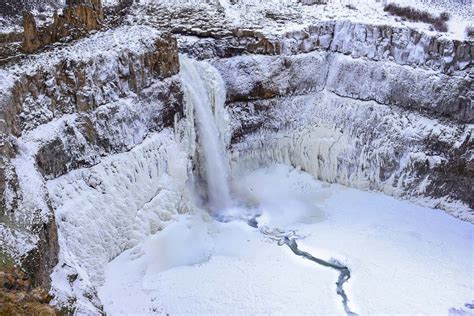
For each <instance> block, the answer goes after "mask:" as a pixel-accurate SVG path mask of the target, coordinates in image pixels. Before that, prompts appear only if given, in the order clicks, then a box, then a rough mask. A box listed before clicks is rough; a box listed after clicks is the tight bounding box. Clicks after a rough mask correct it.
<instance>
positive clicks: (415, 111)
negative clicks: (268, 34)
mask: <svg viewBox="0 0 474 316" xmlns="http://www.w3.org/2000/svg"><path fill="white" fill-rule="evenodd" d="M335 25H336V26H335V29H334V30H333V31H331V32H328V34H329V35H328V36H327V37H326V39H325V41H323V42H325V43H326V44H325V45H323V46H322V47H319V49H316V48H315V45H320V46H321V43H322V42H321V41H319V42H318V44H314V43H316V41H315V40H314V39H318V38H322V37H323V36H324V34H326V31H324V32H322V33H321V31H318V32H319V33H318V32H315V33H314V34H313V35H308V34H307V33H304V32H303V33H302V32H300V31H295V32H293V34H296V35H297V36H293V38H292V39H293V40H289V39H288V35H285V36H284V37H283V39H282V40H281V41H277V42H276V43H273V44H272V47H280V48H279V49H278V50H276V51H275V50H273V51H271V52H269V51H267V50H264V51H258V49H257V50H252V54H245V55H240V56H239V55H232V56H231V57H227V58H214V61H213V65H214V66H215V67H217V68H218V69H219V70H220V72H221V74H222V76H223V78H224V80H225V81H226V85H227V94H228V95H227V99H228V101H227V103H228V108H229V111H230V113H231V116H232V120H233V125H232V127H233V142H234V146H233V147H232V151H233V153H234V166H235V168H236V169H242V168H244V169H246V168H249V166H253V167H257V166H259V165H262V164H268V163H271V162H283V163H289V164H291V165H295V166H300V167H302V168H303V169H304V170H306V171H308V172H310V173H311V174H312V175H313V176H315V177H316V178H319V179H321V180H324V181H328V182H334V183H341V184H344V185H348V186H352V187H356V188H361V189H371V190H379V191H383V192H385V193H387V194H390V195H394V196H398V197H405V198H410V199H412V200H415V201H418V202H420V203H422V204H425V205H429V206H431V207H437V208H441V209H444V210H446V211H448V212H449V213H451V214H453V215H455V216H457V217H459V218H461V219H464V220H467V221H473V215H474V213H473V208H474V200H473V197H472V192H471V191H472V187H473V186H474V151H473V150H472V148H474V135H473V134H474V133H473V132H474V125H473V124H472V123H473V122H474V107H473V105H472V99H473V96H474V94H473V92H474V87H473V80H472V73H471V69H472V66H471V64H470V61H468V60H466V59H463V58H464V57H460V56H470V54H471V53H470V52H471V51H472V47H473V45H472V42H451V43H447V42H446V43H444V44H443V45H442V46H443V47H445V48H442V49H440V48H439V46H438V48H437V50H438V53H436V54H435V53H434V52H433V51H432V47H433V46H432V44H433V43H435V42H436V41H437V39H434V38H429V37H428V36H426V35H423V36H421V38H418V39H414V38H413V34H416V33H411V35H409V36H407V37H405V39H406V40H407V41H406V42H405V43H404V48H402V47H400V45H401V44H400V42H399V41H400V38H401V37H400V36H397V33H400V31H396V30H395V31H394V32H393V34H392V35H391V39H390V41H386V40H384V37H383V34H385V33H384V32H379V31H380V29H381V28H380V27H379V28H376V27H371V26H365V27H363V26H361V25H358V24H355V25H350V24H349V23H348V22H341V23H340V24H338V23H335ZM368 30H371V31H370V32H368ZM374 30H379V31H377V32H379V33H377V32H376V33H377V34H379V37H377V36H368V35H367V34H374ZM332 32H335V33H332ZM410 32H411V31H410V30H404V31H403V32H401V33H402V34H410ZM360 33H362V34H364V36H362V37H361V36H360ZM301 34H306V35H307V36H302V35H301ZM315 34H316V35H315ZM398 35H400V34H398ZM377 38H378V39H377ZM396 39H398V41H397V40H396ZM413 41H415V42H413ZM185 42H187V43H189V42H192V43H193V45H192V46H190V48H189V50H190V51H192V52H194V53H195V54H196V56H200V55H202V56H206V57H209V56H210V55H213V54H218V52H219V51H220V49H221V48H222V47H226V46H225V45H223V43H222V41H221V40H215V39H212V40H209V39H206V40H204V39H199V40H197V41H196V40H195V39H188V40H186V41H185ZM204 42H207V44H206V45H207V46H206V47H207V48H206V49H205V50H201V49H202V48H203V47H205V46H204V45H200V44H199V43H201V44H202V43H204ZM427 43H431V44H429V45H428V44H427ZM213 45H214V48H209V47H213ZM243 45H247V44H243ZM450 45H454V47H457V48H458V49H456V50H452V49H451V50H447V49H446V47H449V46H450ZM267 46H268V45H263V47H267ZM451 47H452V46H451ZM403 49H407V51H406V52H403ZM449 51H450V52H449ZM256 52H259V53H256ZM443 56H444V57H443ZM436 58H437V59H436ZM454 60H457V61H456V62H454V63H453V61H454ZM461 60H464V61H463V62H460V61H461ZM446 61H449V63H450V65H451V66H448V64H449V63H447V62H446Z"/></svg>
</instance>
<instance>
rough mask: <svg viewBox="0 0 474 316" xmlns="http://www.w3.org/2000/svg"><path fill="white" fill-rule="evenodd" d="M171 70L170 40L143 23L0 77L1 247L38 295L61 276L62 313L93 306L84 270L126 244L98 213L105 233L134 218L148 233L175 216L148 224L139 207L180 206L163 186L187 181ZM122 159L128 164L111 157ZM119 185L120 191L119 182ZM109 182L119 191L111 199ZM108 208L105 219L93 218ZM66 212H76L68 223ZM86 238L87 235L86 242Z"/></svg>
mask: <svg viewBox="0 0 474 316" xmlns="http://www.w3.org/2000/svg"><path fill="white" fill-rule="evenodd" d="M137 32H138V34H140V36H137ZM178 72H179V60H178V48H177V43H176V40H175V39H174V38H172V37H171V36H170V35H169V34H166V33H160V32H158V31H156V30H154V29H151V28H148V27H134V28H118V29H115V30H111V31H107V32H103V33H98V34H96V35H93V36H91V37H90V38H87V39H84V40H81V41H79V42H77V43H75V44H73V45H71V46H68V47H62V48H60V49H56V50H52V51H49V52H45V53H42V54H39V55H35V56H31V57H29V58H28V59H27V60H25V61H23V62H22V63H21V64H15V65H11V66H7V67H5V68H4V69H2V70H0V77H1V78H2V79H3V80H2V85H1V89H2V93H1V99H0V119H1V120H0V131H1V134H0V135H1V147H0V149H1V152H2V156H1V166H0V167H1V168H0V177H1V178H2V180H4V181H2V187H1V190H2V194H1V199H0V202H1V204H0V205H1V219H2V221H1V222H0V235H1V236H2V240H4V241H5V242H2V245H1V249H0V251H1V253H2V256H4V255H7V256H9V257H11V258H13V259H14V260H15V262H16V263H18V264H20V265H21V267H22V268H23V269H24V270H25V271H27V272H28V274H29V276H30V278H31V279H32V280H33V281H34V284H36V285H41V286H44V287H47V288H48V287H49V285H50V282H51V280H50V274H51V272H52V269H53V268H54V267H55V266H56V267H57V269H59V270H61V272H59V276H58V274H53V289H55V286H56V287H57V285H58V284H61V283H63V282H64V280H66V284H69V286H68V287H69V290H68V289H67V287H61V288H60V289H58V291H59V292H57V293H56V298H55V300H56V301H57V302H58V304H60V305H61V306H64V305H72V306H74V308H76V309H77V310H81V308H84V310H96V309H99V310H100V303H98V302H97V300H96V299H95V294H94V291H95V289H94V287H93V286H91V283H90V282H89V278H90V277H93V278H95V277H98V276H96V275H95V274H94V273H93V274H90V273H91V272H92V271H94V270H93V269H94V267H93V265H94V264H95V265H101V266H100V267H101V268H102V266H103V265H104V264H106V263H107V262H108V261H109V260H111V259H112V258H113V257H114V256H116V255H118V254H119V253H120V252H121V251H123V250H124V249H126V247H127V244H126V243H124V242H123V238H122V239H120V236H127V237H124V238H125V239H127V240H129V239H130V236H128V235H127V234H129V232H128V231H127V230H124V231H121V232H117V231H115V233H114V229H117V228H113V227H108V226H107V227H106V226H103V227H102V228H101V229H100V228H99V227H101V226H99V225H100V223H102V224H104V222H102V221H101V220H100V219H99V218H100V216H98V215H99V214H103V213H102V212H105V213H106V214H108V215H107V216H105V217H103V219H104V218H108V219H111V218H113V219H115V220H117V221H118V222H114V221H112V220H110V221H107V222H108V223H109V225H112V226H114V225H115V226H114V227H119V226H121V225H123V224H124V221H125V222H126V221H129V223H130V225H132V224H133V223H136V222H137V221H140V225H138V224H136V225H137V227H140V230H146V227H147V226H146V225H145V224H144V221H148V222H149V223H150V224H149V225H150V228H148V233H150V232H153V231H156V229H158V228H156V226H157V225H158V226H159V225H161V224H160V223H161V222H163V221H166V220H169V217H170V214H171V213H173V212H176V210H177V209H178V207H177V206H176V205H175V204H172V205H171V204H170V205H168V208H166V207H164V208H166V209H167V210H168V212H169V213H167V212H166V211H163V212H162V214H161V213H160V214H157V215H155V217H156V218H152V215H151V214H150V213H148V212H145V211H144V209H148V208H153V206H154V205H155V204H156V203H165V204H166V202H164V201H163V197H166V196H169V195H172V196H173V197H174V196H178V202H179V200H180V199H179V196H180V195H179V194H181V193H177V192H184V190H182V189H181V190H178V189H176V190H177V192H175V191H173V181H172V180H166V179H168V178H171V179H178V180H176V182H179V181H181V180H179V179H183V178H184V179H185V178H186V168H187V163H186V162H185V160H186V156H185V154H180V151H179V149H176V148H175V145H174V144H175V143H176V142H175V141H174V138H175V135H174V132H173V131H174V125H175V117H176V116H183V96H182V90H181V82H180V79H179V77H178V76H177V74H178ZM183 155H184V158H182V159H183V160H184V161H181V160H179V159H181V158H180V157H182V156H183ZM115 157H116V158H115ZM123 157H128V158H127V159H125V161H124V162H121V161H123V159H124V158H123ZM178 158H179V159H178ZM160 159H161V161H162V162H161V163H160V162H159V161H160ZM168 160H172V161H176V164H178V165H179V167H173V166H171V165H168ZM177 161H181V163H178V162H177ZM131 162H134V163H135V164H136V165H135V166H133V165H130V163H131ZM120 164H122V167H119V165H120ZM183 168H184V171H180V170H182V169H183ZM125 170H128V171H126V172H125V173H124V171H125ZM183 173H184V175H183ZM104 174H107V175H108V176H107V177H106V176H105V175H104ZM107 181H108V182H107ZM125 181H129V182H128V183H129V185H126V186H123V185H124V183H125ZM147 183H149V184H147ZM160 183H161V184H160ZM82 184H84V187H83V186H82ZM104 185H105V187H104ZM178 185H179V183H177V184H176V186H178ZM181 185H182V184H181ZM134 186H135V187H136V190H135V191H133V190H132V188H133V187H134ZM160 186H161V187H163V188H162V189H160ZM118 187H121V188H123V189H124V192H123V194H120V196H121V197H122V198H123V199H122V200H120V201H119V200H117V193H118V192H115V191H114V190H116V188H118ZM104 188H105V189H104ZM104 190H105V191H104ZM108 190H112V191H113V192H112V193H109V194H111V197H110V201H109V200H108V199H107V196H108V193H107V192H108ZM89 191H93V192H92V193H91V192H89ZM88 192H89V193H88ZM132 192H133V193H132ZM166 192H168V193H166ZM75 194H76V195H75ZM94 194H95V195H94ZM94 196H96V199H98V200H97V201H96V202H94ZM157 196H159V198H157ZM78 199H79V200H78ZM154 199H155V201H158V202H155V204H153V203H152V202H153V201H154ZM170 201H171V200H170ZM118 202H120V203H119V204H121V205H122V207H121V208H116V206H117V204H116V203H118ZM77 203H78V204H77ZM87 203H90V204H87ZM169 203H171V202H169ZM88 205H91V206H90V207H89V208H88V207H87V206H88ZM106 205H107V207H108V209H111V210H114V212H112V211H111V212H110V213H107V210H108V209H107V210H106V209H102V210H101V211H100V212H99V213H97V212H98V209H99V208H103V207H105V206H106ZM155 206H156V205H155ZM66 210H67V211H68V212H73V213H76V215H77V216H75V217H73V218H72V219H69V218H67V217H66V216H65V215H64V213H65V212H66ZM122 211H123V212H122ZM66 213H67V212H66ZM69 214H70V213H69ZM114 214H115V215H114ZM79 215H83V216H82V217H81V216H79ZM94 218H96V220H94ZM81 220H86V221H92V222H94V223H95V224H92V225H91V224H88V223H86V222H80V221H81ZM142 224H143V225H142ZM127 225H128V224H127ZM94 227H97V229H96V230H94ZM81 231H82V233H81ZM84 232H90V234H96V235H94V236H92V237H94V238H92V237H91V238H85V235H84V234H83V233H84ZM58 233H59V234H58ZM104 236H110V238H111V240H108V241H109V242H110V243H111V244H108V246H107V248H106V249H102V250H101V251H96V250H98V249H96V247H97V245H102V246H104V247H105V244H104V243H98V240H102V241H104V238H105V237H104ZM114 241H115V243H116V244H117V247H116V248H114V247H113V246H112V244H113V243H114ZM109 247H110V248H109ZM59 249H60V251H59ZM90 251H92V252H93V253H91V252H90ZM58 254H59V255H58ZM101 254H102V255H103V259H100V258H102V257H98V256H100V255H101ZM82 255H83V256H82ZM87 258H89V259H90V258H95V259H92V260H93V261H94V264H91V265H90V266H88V265H87V260H88V259H87ZM79 262H80V264H79ZM81 267H82V268H81ZM61 277H62V278H63V279H61ZM67 280H69V281H67ZM76 280H77V281H76ZM75 281H76V282H75ZM55 284H56V285H55ZM65 288H66V290H65ZM61 291H62V292H61ZM84 296H87V297H86V299H85V300H84ZM80 297H83V299H82V300H81V299H78V298H80ZM68 300H73V301H78V302H83V301H84V302H86V303H78V304H73V303H71V302H68ZM81 304H86V305H87V304H89V305H90V306H85V307H84V306H81ZM91 304H92V305H91Z"/></svg>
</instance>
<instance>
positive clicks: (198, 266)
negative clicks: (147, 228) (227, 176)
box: [99, 165, 474, 315]
mask: <svg viewBox="0 0 474 316" xmlns="http://www.w3.org/2000/svg"><path fill="white" fill-rule="evenodd" d="M234 193H235V195H236V196H239V200H240V201H245V203H246V207H242V206H241V207H240V208H235V209H233V210H232V212H231V213H233V214H234V215H236V217H239V216H238V215H239V214H241V215H243V214H245V213H248V212H254V213H255V212H256V213H261V216H260V217H258V218H257V221H258V224H259V228H253V227H251V226H249V225H247V222H246V221H245V220H238V219H236V220H233V221H230V222H227V223H222V222H218V221H215V220H214V219H212V218H211V217H210V216H208V215H207V214H206V213H205V212H200V211H196V212H195V213H194V214H192V215H189V214H187V215H178V216H177V217H176V219H177V221H176V222H175V223H173V224H170V225H169V226H167V227H166V228H165V229H164V230H163V231H161V232H159V233H157V234H155V235H151V236H149V237H148V238H147V239H145V240H144V241H143V242H141V243H140V244H138V245H137V246H135V247H134V248H132V249H129V250H127V251H125V252H124V253H122V254H121V255H119V256H118V257H117V258H115V259H114V260H113V261H111V262H110V263H109V264H108V265H107V266H106V277H105V283H104V285H103V286H102V287H101V288H100V289H99V297H100V299H101V301H102V303H103V304H104V308H105V311H106V312H107V313H108V314H109V315H119V314H140V315H143V314H152V313H163V314H165V313H169V314H171V315H173V314H269V313H270V314H293V315H294V314H304V313H306V314H316V313H324V314H343V313H344V310H343V307H342V303H341V298H340V297H339V296H338V295H337V294H336V285H335V282H336V280H337V276H338V274H337V272H336V271H334V270H331V269H329V268H326V267H322V266H319V265H317V264H316V263H314V262H310V261H308V260H305V259H303V258H301V257H297V256H295V255H294V254H293V253H292V252H291V250H290V249H289V248H288V247H287V246H285V245H282V246H279V245H278V244H277V242H276V241H275V240H274V239H273V238H270V237H269V236H268V235H267V234H264V232H268V231H273V232H275V231H284V232H290V231H292V230H294V231H295V232H296V234H297V235H299V236H301V239H299V240H298V244H299V247H300V249H301V250H305V251H307V252H310V253H311V254H312V255H313V256H315V257H318V258H321V259H324V260H329V259H331V258H335V259H337V260H339V261H340V262H342V263H343V264H345V265H347V266H348V267H349V268H350V270H351V274H352V278H351V279H350V280H349V281H348V283H346V284H345V285H344V289H345V290H346V293H347V294H348V297H349V307H350V308H351V310H352V311H354V312H357V313H360V314H363V315H365V314H378V315H380V314H405V315H409V314H411V315H413V314H448V313H456V312H460V311H461V310H464V311H466V312H469V311H470V312H471V313H472V310H469V308H468V307H466V306H465V304H467V303H472V299H473V293H474V292H473V291H474V284H473V280H474V271H473V268H474V266H473V264H474V262H473V260H474V259H473V244H472V240H473V235H474V227H473V226H472V225H471V224H469V223H466V222H462V221H460V220H457V219H455V218H452V217H450V216H449V215H447V214H446V213H444V212H442V211H438V210H434V209H429V208H423V207H420V206H416V205H414V204H411V203H409V202H406V201H399V200H396V199H394V198H391V197H387V196H384V195H382V194H379V193H373V192H364V191H359V190H355V189H349V188H346V187H343V186H339V185H329V184H325V183H323V182H319V181H316V180H314V179H313V178H312V177H311V176H310V175H309V174H307V173H305V172H302V171H300V170H298V169H293V168H290V167H287V166H285V165H275V166H271V167H267V168H264V169H259V170H256V171H253V172H249V173H247V174H244V175H242V176H241V177H240V178H239V179H238V180H237V181H236V182H235V185H234ZM248 210H250V211H248ZM252 210H253V211H252ZM242 217H244V216H242Z"/></svg>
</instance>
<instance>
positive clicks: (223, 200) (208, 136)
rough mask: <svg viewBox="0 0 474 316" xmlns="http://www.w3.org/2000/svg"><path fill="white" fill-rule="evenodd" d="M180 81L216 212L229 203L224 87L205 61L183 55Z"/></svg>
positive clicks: (215, 72)
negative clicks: (194, 59)
mask: <svg viewBox="0 0 474 316" xmlns="http://www.w3.org/2000/svg"><path fill="white" fill-rule="evenodd" d="M180 66H181V80H182V83H183V88H184V96H185V101H186V107H187V108H188V110H187V112H188V115H189V116H190V117H191V118H190V119H192V117H194V122H193V124H192V125H194V126H195V128H196V129H197V134H198V140H199V141H198V150H199V152H200V160H201V163H202V165H201V168H203V169H201V170H202V171H203V176H204V177H205V181H206V182H207V194H208V202H209V208H210V209H211V211H212V212H213V213H216V212H218V211H220V210H223V209H225V208H227V207H229V206H230V204H231V203H230V201H231V198H230V189H229V182H228V175H229V172H228V169H229V166H228V162H227V159H226V158H225V149H224V148H225V143H226V142H225V138H226V135H225V133H226V128H227V126H228V123H227V120H226V112H225V110H224V103H225V97H226V92H225V86H224V82H223V80H222V78H221V77H220V74H219V73H218V72H217V70H216V69H215V68H214V67H212V66H211V65H210V64H208V63H206V62H198V61H193V60H191V59H189V58H186V57H184V56H180Z"/></svg>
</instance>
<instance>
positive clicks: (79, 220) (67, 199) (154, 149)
mask: <svg viewBox="0 0 474 316" xmlns="http://www.w3.org/2000/svg"><path fill="white" fill-rule="evenodd" d="M187 167H188V161H187V157H186V154H185V153H184V152H183V151H182V150H181V148H180V146H179V143H178V142H177V141H176V139H175V136H174V133H173V131H172V130H170V129H165V130H163V131H162V132H160V133H155V134H150V135H149V136H148V137H147V139H146V140H144V141H143V143H141V144H139V145H137V146H135V147H134V148H133V149H132V150H130V151H129V152H124V153H121V154H116V155H112V156H110V157H105V158H104V159H103V160H102V161H101V162H100V163H99V164H97V165H95V166H93V167H92V168H89V169H77V170H74V171H72V172H69V173H68V174H66V175H64V176H62V177H59V178H56V179H54V180H50V181H48V182H47V188H48V191H49V194H50V198H51V201H52V204H53V207H54V208H55V217H56V223H57V227H58V240H59V246H60V249H61V251H60V253H59V263H58V265H57V267H56V269H55V271H54V272H53V274H52V280H53V282H52V287H53V292H54V293H55V295H56V297H55V300H56V303H62V304H64V303H66V302H67V300H68V298H70V297H74V296H75V297H76V298H77V299H78V304H77V306H76V307H77V308H78V309H79V310H82V311H84V310H88V311H90V306H89V304H90V302H88V301H87V299H85V298H84V294H85V293H90V292H92V291H94V290H93V289H94V287H95V286H97V285H98V284H101V282H102V281H103V266H104V265H105V264H106V263H107V262H109V261H110V260H112V259H113V258H114V257H116V256H117V255H119V254H120V253H121V252H122V251H124V250H125V249H128V248H130V247H133V246H134V245H135V244H137V243H138V242H139V241H141V240H143V238H144V237H146V236H148V235H149V234H151V233H156V232H157V231H159V230H161V229H163V228H164V227H165V226H166V225H167V224H168V223H169V222H170V221H172V220H173V217H174V216H175V215H176V214H178V213H179V212H184V211H185V210H186V207H187V206H186V200H187V198H186V190H185V182H186V180H187ZM65 267H66V268H65ZM74 274H76V275H78V276H79V277H78V278H77V281H76V282H71V283H68V282H67V281H66V282H65V281H64V280H65V279H67V278H68V276H71V275H74ZM84 292H85V293H84Z"/></svg>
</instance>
